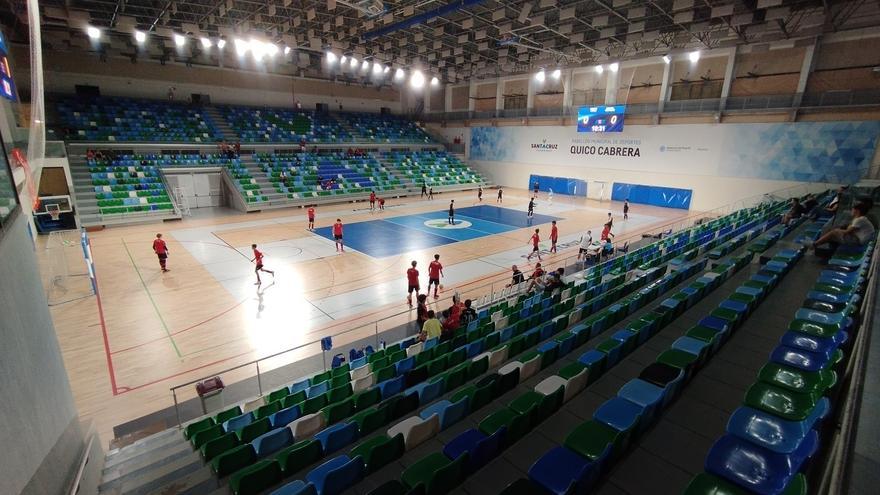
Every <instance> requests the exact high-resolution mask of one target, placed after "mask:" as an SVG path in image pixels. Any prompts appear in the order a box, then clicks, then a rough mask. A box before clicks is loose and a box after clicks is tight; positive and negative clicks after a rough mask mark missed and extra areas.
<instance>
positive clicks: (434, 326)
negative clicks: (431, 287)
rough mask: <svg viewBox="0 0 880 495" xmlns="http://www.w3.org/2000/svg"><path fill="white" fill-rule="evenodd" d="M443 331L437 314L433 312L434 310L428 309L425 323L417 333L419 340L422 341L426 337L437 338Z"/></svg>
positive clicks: (426, 338)
mask: <svg viewBox="0 0 880 495" xmlns="http://www.w3.org/2000/svg"><path fill="white" fill-rule="evenodd" d="M441 333H443V326H442V325H441V324H440V320H438V319H437V314H436V313H434V310H433V309H432V310H429V311H428V319H427V320H425V323H424V324H423V325H422V331H421V332H420V333H419V341H420V342H424V341H426V340H428V339H433V338H438V337H440V334H441Z"/></svg>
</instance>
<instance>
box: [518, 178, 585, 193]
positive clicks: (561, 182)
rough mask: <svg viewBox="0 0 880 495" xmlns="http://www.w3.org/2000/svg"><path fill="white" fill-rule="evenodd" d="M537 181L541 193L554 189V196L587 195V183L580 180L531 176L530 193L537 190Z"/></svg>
mask: <svg viewBox="0 0 880 495" xmlns="http://www.w3.org/2000/svg"><path fill="white" fill-rule="evenodd" d="M535 181H538V190H539V191H541V192H549V191H550V189H553V193H554V194H568V195H570V196H584V197H586V195H587V183H586V181H583V180H580V179H572V178H569V177H549V176H546V175H530V176H529V186H528V190H529V191H534V190H535Z"/></svg>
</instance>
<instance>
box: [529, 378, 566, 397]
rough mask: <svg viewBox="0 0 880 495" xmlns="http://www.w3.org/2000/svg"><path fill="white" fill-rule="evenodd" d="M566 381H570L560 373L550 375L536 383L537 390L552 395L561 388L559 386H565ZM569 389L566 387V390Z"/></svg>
mask: <svg viewBox="0 0 880 495" xmlns="http://www.w3.org/2000/svg"><path fill="white" fill-rule="evenodd" d="M566 383H568V382H567V380H566V379H565V378H562V377H561V376H559V375H550V376H548V377H547V378H545V379H543V380H541V382H540V383H538V384H537V385H535V392H538V393H539V394H541V395H551V394H553V393H554V392H556V391H557V390H559V387H563V388H565V384H566ZM567 391H568V389H566V392H567Z"/></svg>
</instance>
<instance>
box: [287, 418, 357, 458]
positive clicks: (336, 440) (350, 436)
mask: <svg viewBox="0 0 880 495" xmlns="http://www.w3.org/2000/svg"><path fill="white" fill-rule="evenodd" d="M285 429H287V428H285ZM358 438H360V433H359V430H358V423H357V421H351V422H349V423H337V424H335V425H333V426H330V427H327V428H325V429H323V430H321V431H319V432H318V433H315V439H316V440H318V441H319V442H321V446H322V447H323V448H324V454H332V453H333V452H336V451H337V450H339V449H341V448H343V447H345V446H346V445H351V444H352V443H354V442H355V441H356V440H357V439H358Z"/></svg>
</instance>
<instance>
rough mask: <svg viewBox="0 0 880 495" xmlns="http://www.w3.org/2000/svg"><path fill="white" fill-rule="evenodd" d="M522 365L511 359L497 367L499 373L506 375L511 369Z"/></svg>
mask: <svg viewBox="0 0 880 495" xmlns="http://www.w3.org/2000/svg"><path fill="white" fill-rule="evenodd" d="M521 366H522V363H521V362H519V361H511V362H509V363H507V364H505V365H504V366H502V367H500V368H498V374H499V375H507V374H510V373H511V372H512V371H513V370H515V369H517V368H519V367H521Z"/></svg>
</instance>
